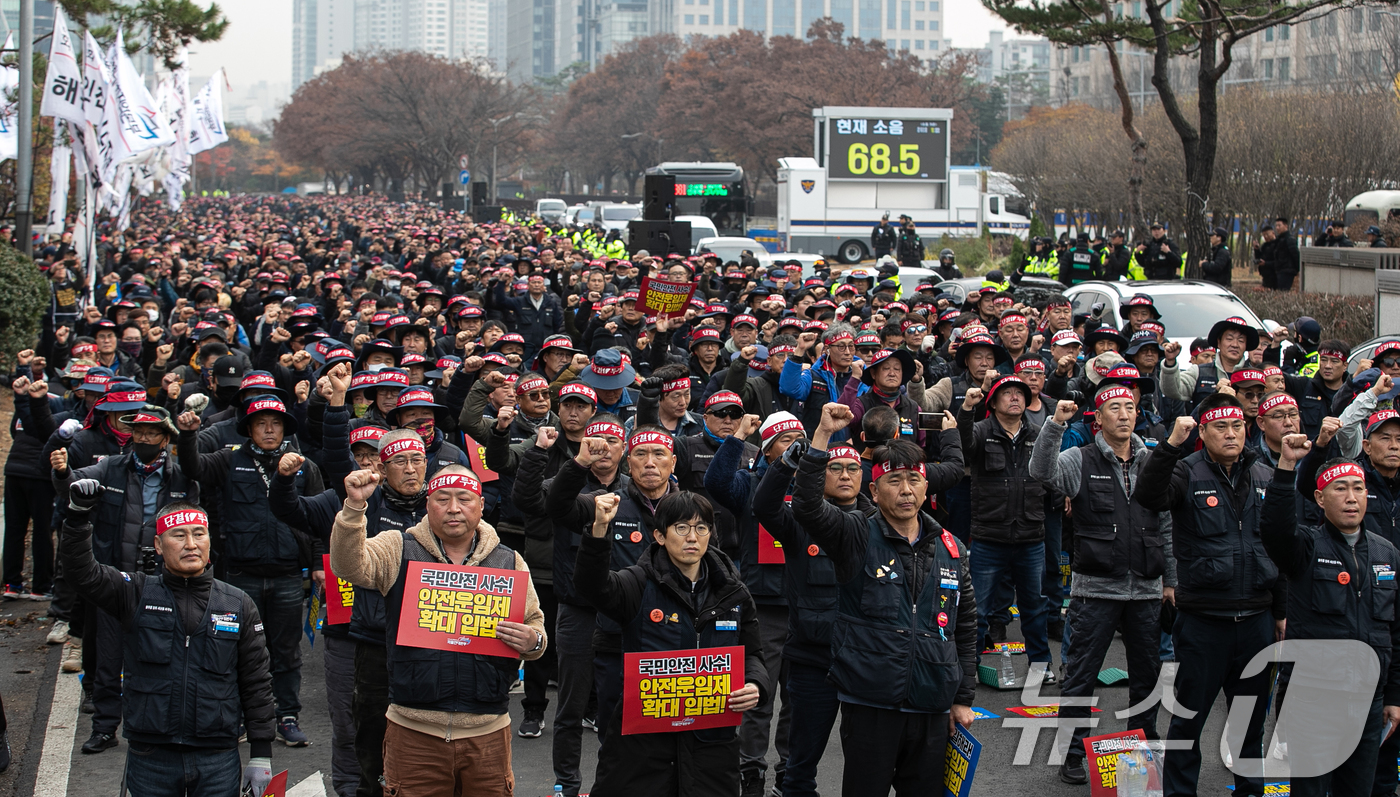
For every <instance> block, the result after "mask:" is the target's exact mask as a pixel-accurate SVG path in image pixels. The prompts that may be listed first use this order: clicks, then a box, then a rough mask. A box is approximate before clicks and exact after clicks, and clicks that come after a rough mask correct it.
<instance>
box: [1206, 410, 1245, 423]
mask: <svg viewBox="0 0 1400 797" xmlns="http://www.w3.org/2000/svg"><path fill="white" fill-rule="evenodd" d="M1232 418H1234V419H1237V420H1241V421H1242V420H1244V410H1242V409H1240V408H1239V407H1230V406H1224V407H1216V408H1215V409H1213V410H1206V411H1205V412H1204V413H1202V414H1201V424H1202V425H1205V424H1208V423H1211V422H1212V421H1228V420H1230V419H1232Z"/></svg>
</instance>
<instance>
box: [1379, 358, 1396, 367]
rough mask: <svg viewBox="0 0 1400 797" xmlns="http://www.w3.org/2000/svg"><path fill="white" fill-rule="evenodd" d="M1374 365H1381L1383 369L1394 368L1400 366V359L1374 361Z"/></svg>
mask: <svg viewBox="0 0 1400 797" xmlns="http://www.w3.org/2000/svg"><path fill="white" fill-rule="evenodd" d="M1376 364H1377V365H1381V366H1383V367H1385V368H1394V367H1395V366H1397V365H1400V357H1384V358H1382V359H1379V360H1376Z"/></svg>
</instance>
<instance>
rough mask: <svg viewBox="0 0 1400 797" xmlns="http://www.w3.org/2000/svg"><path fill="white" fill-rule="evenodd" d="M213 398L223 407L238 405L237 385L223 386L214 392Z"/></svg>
mask: <svg viewBox="0 0 1400 797" xmlns="http://www.w3.org/2000/svg"><path fill="white" fill-rule="evenodd" d="M214 398H216V399H218V400H219V403H220V404H222V405H224V406H225V407H227V406H229V405H230V404H237V403H238V385H225V386H223V387H219V388H217V389H215V391H214Z"/></svg>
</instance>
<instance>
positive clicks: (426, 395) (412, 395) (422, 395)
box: [396, 390, 433, 407]
mask: <svg viewBox="0 0 1400 797" xmlns="http://www.w3.org/2000/svg"><path fill="white" fill-rule="evenodd" d="M432 400H433V391H431V390H410V391H409V392H407V393H404V394H403V395H402V396H399V399H398V401H397V402H396V404H397V406H400V407H402V406H403V405H405V404H407V403H409V402H411V401H427V402H432Z"/></svg>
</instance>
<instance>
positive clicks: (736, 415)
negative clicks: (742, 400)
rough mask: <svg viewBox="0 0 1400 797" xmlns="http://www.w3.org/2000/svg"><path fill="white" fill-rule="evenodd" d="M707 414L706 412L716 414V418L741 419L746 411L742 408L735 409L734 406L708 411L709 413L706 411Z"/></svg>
mask: <svg viewBox="0 0 1400 797" xmlns="http://www.w3.org/2000/svg"><path fill="white" fill-rule="evenodd" d="M705 414H706V415H713V416H715V417H716V418H727V419H728V420H731V421H737V420H739V419H741V418H743V417H744V411H743V410H740V409H733V408H728V409H723V410H715V411H713V412H707V413H705Z"/></svg>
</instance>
